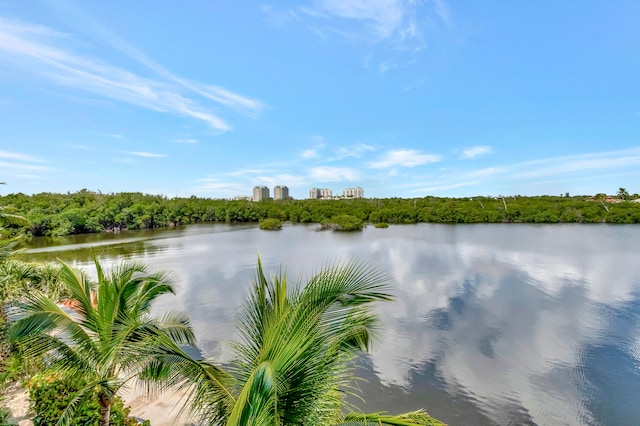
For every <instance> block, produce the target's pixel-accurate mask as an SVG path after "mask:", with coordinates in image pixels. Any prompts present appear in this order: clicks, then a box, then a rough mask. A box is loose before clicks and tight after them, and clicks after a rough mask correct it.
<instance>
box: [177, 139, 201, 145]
mask: <svg viewBox="0 0 640 426" xmlns="http://www.w3.org/2000/svg"><path fill="white" fill-rule="evenodd" d="M171 142H175V143H186V144H191V145H193V144H197V143H198V139H196V138H181V139H171Z"/></svg>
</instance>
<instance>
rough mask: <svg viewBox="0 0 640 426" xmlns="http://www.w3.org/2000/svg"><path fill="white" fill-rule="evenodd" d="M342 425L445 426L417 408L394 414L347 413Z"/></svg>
mask: <svg viewBox="0 0 640 426" xmlns="http://www.w3.org/2000/svg"><path fill="white" fill-rule="evenodd" d="M340 425H342V426H378V425H380V426H382V425H388V426H446V425H445V424H444V423H442V422H441V421H439V420H436V419H434V418H433V417H431V416H430V415H429V414H428V413H427V412H426V411H424V410H418V411H412V412H410V413H405V414H400V415H396V416H392V415H388V414H384V413H372V414H358V413H349V414H347V415H346V416H345V418H344V421H343V422H342V423H340Z"/></svg>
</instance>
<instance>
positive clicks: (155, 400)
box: [2, 382, 195, 426]
mask: <svg viewBox="0 0 640 426" xmlns="http://www.w3.org/2000/svg"><path fill="white" fill-rule="evenodd" d="M186 393H187V392H186V391H173V390H168V391H165V392H162V393H159V394H151V395H143V394H142V393H140V392H136V391H133V390H131V389H125V390H124V392H123V393H122V395H121V397H122V400H123V401H124V405H125V406H126V407H130V408H131V412H130V413H129V416H131V417H135V418H136V419H138V421H141V422H142V421H144V420H149V421H150V422H151V426H176V425H183V426H184V425H188V426H192V425H195V423H193V422H192V421H190V419H189V414H188V412H181V408H182V407H183V404H184V398H185V395H186ZM2 406H3V407H4V408H6V409H7V410H9V415H10V419H11V420H12V421H14V422H15V423H16V424H17V425H18V426H33V421H32V420H31V419H32V417H33V415H32V414H31V413H30V412H29V410H30V408H31V404H30V402H29V393H28V391H27V390H26V389H25V388H23V387H22V385H20V384H19V383H17V382H14V383H11V384H10V385H9V386H7V388H6V389H5V390H4V393H3V401H2Z"/></svg>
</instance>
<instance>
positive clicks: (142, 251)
mask: <svg viewBox="0 0 640 426" xmlns="http://www.w3.org/2000/svg"><path fill="white" fill-rule="evenodd" d="M168 247H169V246H168V245H160V244H154V243H152V242H150V241H136V242H127V243H122V244H109V245H101V246H94V247H90V248H82V249H76V250H65V251H46V252H38V253H29V254H26V255H24V258H25V259H28V260H34V261H40V262H55V261H57V260H58V259H61V260H65V261H73V262H79V263H85V262H91V261H93V259H94V258H95V257H96V256H97V257H100V258H103V259H105V260H109V259H116V258H117V259H133V258H136V259H137V258H138V257H143V256H148V255H151V254H155V253H158V252H162V251H165V250H167V249H168Z"/></svg>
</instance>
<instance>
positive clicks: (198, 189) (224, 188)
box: [191, 177, 251, 198]
mask: <svg viewBox="0 0 640 426" xmlns="http://www.w3.org/2000/svg"><path fill="white" fill-rule="evenodd" d="M191 191H192V192H193V193H195V194H208V195H213V196H214V197H220V198H231V197H235V196H243V195H244V196H249V195H251V186H250V185H249V184H243V183H240V182H238V181H233V180H232V181H224V180H221V179H219V178H214V177H209V178H202V179H198V180H197V185H196V186H194V187H193V188H192V189H191Z"/></svg>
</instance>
